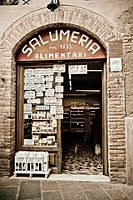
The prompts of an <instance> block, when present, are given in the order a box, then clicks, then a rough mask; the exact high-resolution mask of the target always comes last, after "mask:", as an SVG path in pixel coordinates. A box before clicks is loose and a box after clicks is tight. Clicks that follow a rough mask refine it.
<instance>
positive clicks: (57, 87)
mask: <svg viewBox="0 0 133 200" xmlns="http://www.w3.org/2000/svg"><path fill="white" fill-rule="evenodd" d="M55 91H56V92H63V91H64V87H63V86H59V85H57V86H55Z"/></svg>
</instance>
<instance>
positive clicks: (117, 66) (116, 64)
mask: <svg viewBox="0 0 133 200" xmlns="http://www.w3.org/2000/svg"><path fill="white" fill-rule="evenodd" d="M110 71H111V72H121V71H122V59H121V58H110Z"/></svg>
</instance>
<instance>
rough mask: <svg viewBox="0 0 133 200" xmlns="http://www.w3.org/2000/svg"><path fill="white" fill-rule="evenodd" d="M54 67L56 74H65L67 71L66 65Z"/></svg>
mask: <svg viewBox="0 0 133 200" xmlns="http://www.w3.org/2000/svg"><path fill="white" fill-rule="evenodd" d="M53 67H54V72H56V73H59V72H60V73H64V72H65V71H66V68H65V65H54V66H53Z"/></svg>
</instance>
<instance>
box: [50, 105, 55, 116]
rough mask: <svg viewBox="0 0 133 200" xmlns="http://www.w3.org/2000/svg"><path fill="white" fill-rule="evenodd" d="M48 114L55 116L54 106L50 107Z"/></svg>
mask: <svg viewBox="0 0 133 200" xmlns="http://www.w3.org/2000/svg"><path fill="white" fill-rule="evenodd" d="M50 114H51V115H55V114H56V106H50Z"/></svg>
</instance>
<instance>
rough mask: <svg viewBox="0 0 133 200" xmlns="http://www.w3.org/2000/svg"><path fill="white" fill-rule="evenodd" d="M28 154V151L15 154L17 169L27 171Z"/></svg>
mask: <svg viewBox="0 0 133 200" xmlns="http://www.w3.org/2000/svg"><path fill="white" fill-rule="evenodd" d="M27 156H28V152H27V151H19V152H17V153H16V156H15V171H16V172H18V171H23V172H25V171H27V162H26V160H27Z"/></svg>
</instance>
